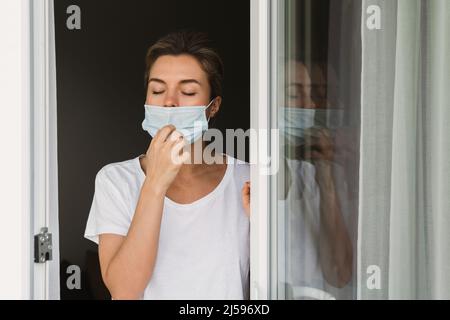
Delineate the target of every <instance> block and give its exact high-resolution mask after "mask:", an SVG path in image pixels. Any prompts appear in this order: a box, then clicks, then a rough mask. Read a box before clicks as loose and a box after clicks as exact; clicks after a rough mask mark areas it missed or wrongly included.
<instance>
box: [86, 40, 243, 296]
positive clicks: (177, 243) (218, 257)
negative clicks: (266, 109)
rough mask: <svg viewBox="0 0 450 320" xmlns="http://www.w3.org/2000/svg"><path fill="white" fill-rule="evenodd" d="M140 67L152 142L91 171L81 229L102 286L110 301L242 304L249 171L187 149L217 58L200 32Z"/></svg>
mask: <svg viewBox="0 0 450 320" xmlns="http://www.w3.org/2000/svg"><path fill="white" fill-rule="evenodd" d="M146 62H147V72H146V85H147V88H148V89H147V98H146V106H145V112H146V117H145V121H144V123H143V128H144V129H145V130H147V131H148V132H149V133H150V135H152V136H153V139H152V142H151V144H150V147H149V148H148V150H147V152H146V154H145V155H141V156H139V157H137V158H134V159H132V160H129V161H125V162H121V163H114V164H110V165H107V166H105V167H104V168H103V169H102V170H100V171H99V173H98V174H97V177H96V182H95V195H94V200H93V203H92V207H91V212H90V215H89V220H88V223H87V227H86V233H85V236H86V237H87V238H88V239H91V240H93V241H95V242H97V243H98V244H99V257H100V265H101V271H102V276H103V280H104V282H105V284H106V286H107V287H108V289H109V291H110V293H111V295H112V298H113V299H139V298H143V299H246V298H248V297H249V288H248V281H249V218H248V205H249V187H248V184H247V183H246V182H247V181H248V179H249V166H248V164H246V163H244V162H241V161H238V160H236V159H233V158H231V157H229V156H227V155H224V154H214V155H213V157H214V159H215V160H216V161H214V163H213V164H206V163H205V161H204V159H201V161H200V162H199V163H196V162H195V159H194V152H193V151H194V149H196V148H198V147H200V150H203V149H204V148H205V143H204V141H203V139H201V137H202V134H203V133H204V132H205V131H206V129H207V127H208V120H209V119H210V118H213V117H215V116H216V114H217V112H218V111H219V108H220V105H221V102H222V98H221V95H222V78H223V66H222V62H221V60H220V58H219V56H218V55H217V53H216V52H215V51H214V50H212V49H210V47H209V46H208V41H207V39H206V38H205V36H204V35H202V34H198V33H185V32H181V33H174V34H170V35H169V36H167V37H165V38H163V39H161V40H160V41H158V42H157V43H156V44H154V45H153V46H152V47H151V48H150V49H149V51H148V54H147V58H146ZM194 122H198V123H200V127H198V126H196V125H195V124H194ZM197 160H198V158H197ZM243 200H244V202H243Z"/></svg>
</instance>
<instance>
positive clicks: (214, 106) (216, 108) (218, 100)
mask: <svg viewBox="0 0 450 320" xmlns="http://www.w3.org/2000/svg"><path fill="white" fill-rule="evenodd" d="M221 105H222V97H217V98H216V99H214V102H213V104H212V105H211V111H210V113H209V117H210V118H214V117H215V115H216V114H217V113H218V112H219V110H220V106H221Z"/></svg>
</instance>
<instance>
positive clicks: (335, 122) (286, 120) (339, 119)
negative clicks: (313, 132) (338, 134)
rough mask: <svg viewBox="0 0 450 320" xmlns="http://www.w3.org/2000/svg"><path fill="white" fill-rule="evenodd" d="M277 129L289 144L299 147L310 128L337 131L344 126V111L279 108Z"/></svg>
mask: <svg viewBox="0 0 450 320" xmlns="http://www.w3.org/2000/svg"><path fill="white" fill-rule="evenodd" d="M280 113H281V114H280V117H279V128H280V130H281V132H282V133H283V134H284V136H285V137H286V139H287V140H288V141H289V142H290V144H294V145H301V144H302V143H303V142H304V139H305V131H306V130H308V129H309V128H312V127H321V128H328V129H331V130H333V129H337V128H339V127H342V126H343V124H344V110H340V109H305V108H280Z"/></svg>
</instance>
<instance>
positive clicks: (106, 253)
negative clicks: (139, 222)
mask: <svg viewBox="0 0 450 320" xmlns="http://www.w3.org/2000/svg"><path fill="white" fill-rule="evenodd" d="M124 240H125V237H123V236H120V235H116V234H101V235H99V244H98V256H99V260H100V269H101V272H102V278H103V281H104V282H105V284H106V286H107V287H108V283H107V278H106V273H107V270H108V268H109V265H110V263H111V261H112V259H113V258H114V257H115V256H116V254H117V252H118V251H119V249H120V247H121V246H122V243H123V242H124Z"/></svg>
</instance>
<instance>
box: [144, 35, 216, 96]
mask: <svg viewBox="0 0 450 320" xmlns="http://www.w3.org/2000/svg"><path fill="white" fill-rule="evenodd" d="M183 54H186V55H190V56H192V57H194V58H195V59H197V61H198V62H199V63H200V65H201V66H202V69H203V71H205V73H206V74H207V76H208V81H209V84H210V87H211V99H213V98H215V97H218V96H222V95H223V88H222V82H223V78H224V67H223V62H222V59H221V58H220V56H219V54H218V53H217V51H216V50H215V49H213V48H212V46H211V42H210V40H209V39H208V36H207V35H206V33H203V32H194V31H178V32H173V33H170V34H168V35H166V36H165V37H163V38H161V39H159V40H158V41H157V42H156V43H155V44H154V45H152V46H151V47H150V48H149V49H148V52H147V56H146V58H145V63H146V69H145V86H146V88H147V86H148V81H149V76H150V70H151V68H152V67H153V65H154V63H155V62H156V60H157V59H158V58H159V57H161V56H166V55H173V56H179V55H183Z"/></svg>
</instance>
